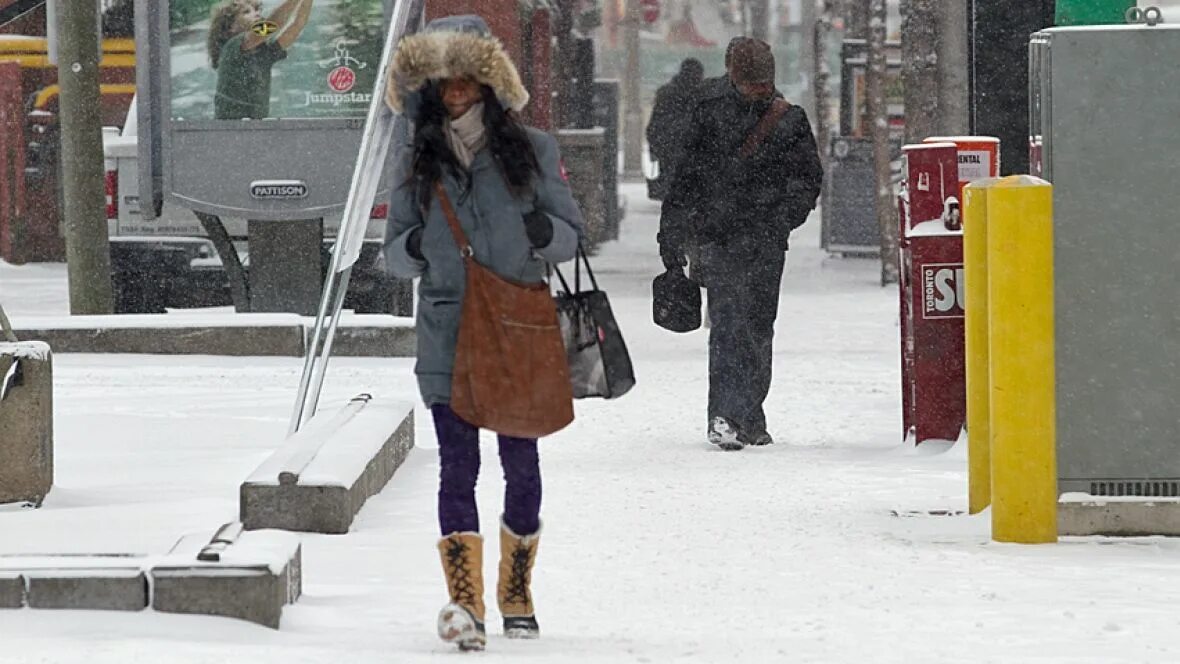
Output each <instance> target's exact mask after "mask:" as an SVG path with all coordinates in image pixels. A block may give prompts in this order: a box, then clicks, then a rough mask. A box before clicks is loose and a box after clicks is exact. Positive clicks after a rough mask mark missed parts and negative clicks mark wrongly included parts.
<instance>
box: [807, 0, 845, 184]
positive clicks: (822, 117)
mask: <svg viewBox="0 0 1180 664" xmlns="http://www.w3.org/2000/svg"><path fill="white" fill-rule="evenodd" d="M803 1H804V2H817V3H819V5H820V9H819V15H818V16H817V17H816V21H815V28H814V30H815V38H814V42H813V44H814V47H815V55H814V58H813V59H814V62H815V115H814V121H815V139H816V142H817V143H818V144H819V157H820V160H821V161H822V162H823V166H824V172H825V173H828V172H829V171H828V147H829V146H830V145H831V142H832V141H831V137H832V127H831V124H830V123H829V121H828V120H829V118H830V117H831V107H832V97H831V89H830V82H831V80H832V70H831V66H830V65H829V63H828V57H827V44H828V38H829V36H830V35H831V32H832V18H833V17H834V16H836V8H835V7H834V6H833V5H835V4H836V2H837V0H803Z"/></svg>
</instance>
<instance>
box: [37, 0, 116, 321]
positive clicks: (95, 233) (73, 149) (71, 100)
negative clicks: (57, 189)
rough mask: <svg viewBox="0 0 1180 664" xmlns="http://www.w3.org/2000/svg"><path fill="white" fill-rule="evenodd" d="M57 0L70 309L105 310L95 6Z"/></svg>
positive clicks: (107, 280)
mask: <svg viewBox="0 0 1180 664" xmlns="http://www.w3.org/2000/svg"><path fill="white" fill-rule="evenodd" d="M51 1H53V2H57V7H56V9H57V11H56V15H57V36H58V44H59V48H58V68H57V81H58V84H59V85H60V86H61V93H60V100H59V104H60V109H61V110H60V114H59V118H60V121H61V170H62V199H63V203H64V204H63V213H64V217H65V235H66V262H67V264H68V265H69V284H70V313H71V314H73V315H96V314H109V313H111V312H112V311H113V309H114V303H113V298H112V294H111V254H110V243H109V241H108V239H107V218H106V186H105V179H104V175H105V173H104V170H103V153H102V118H101V117H100V113H101V109H102V106H101V97H100V95H99V87H98V61H99V53H100V49H99V36H98V6H97V3H96V2H95V0H90V1H86V0H51Z"/></svg>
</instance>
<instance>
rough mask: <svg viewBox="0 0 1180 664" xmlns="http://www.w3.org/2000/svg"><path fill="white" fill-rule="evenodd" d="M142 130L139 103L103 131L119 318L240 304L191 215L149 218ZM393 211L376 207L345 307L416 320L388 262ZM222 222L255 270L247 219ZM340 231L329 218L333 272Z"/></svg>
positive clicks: (169, 209)
mask: <svg viewBox="0 0 1180 664" xmlns="http://www.w3.org/2000/svg"><path fill="white" fill-rule="evenodd" d="M136 124H137V123H136V103H135V101H134V99H133V100H132V102H131V108H130V109H129V110H128V113H127V120H126V122H125V124H124V128H123V130H122V131H120V130H119V129H118V128H117V127H107V128H105V129H104V132H103V152H104V154H105V157H106V189H107V229H108V234H109V237H110V243H111V272H112V283H113V285H114V289H115V310H116V312H117V313H162V312H164V311H165V310H166V309H168V308H196V307H212V306H227V305H231V304H234V302H233V298H232V296H231V289H230V283H229V276H228V274H227V271H226V270H225V268H224V266H223V264H222V260H221V257H220V256H218V253H217V249H216V248H215V246H214V243H213V242H212V241H211V240H210V239H209V237H208V236H207V235H206V233H205V231H204V229H203V227H202V226H201V223H200V222H199V221H198V219H197V217H196V215H195V214H194V213H193V212H192V211H191V210H188V209H186V208H181V207H176V206H173V205H169V204H165V205H164V208H163V210H162V211H161V212H162V213H161V214H160V216H159V217H158V218H157V219H155V220H152V221H148V220H146V219H144V218H143V215H142V213H141V211H140V198H139V170H138V159H137V157H138V141H137V139H136ZM386 210H387V206H386V205H385V204H384V203H381V204H378V205H376V206H374V207H373V210H372V213H371V214H370V220H369V227H368V230H367V231H366V235H365V243H364V247H363V249H362V251H361V256H360V259H359V260H358V261H357V263H356V265H355V266H354V267H353V271H352V278H351V280H350V284H349V289H348V294H347V295H346V297H345V301H344V306H345V308H348V309H353V310H354V311H356V312H357V313H393V314H398V315H409V314H410V312H409V311H406V308H407V307H408V304H407V303H408V302H409V301H410V299H409V294H408V289H409V284H408V283H406V282H403V281H400V280H397V279H393V278H392V277H389V276H387V275H386V274H385V271H384V269H383V265H382V264H381V241H382V238H383V237H384V234H385V216H386ZM222 223H223V224H224V225H225V228H226V231H227V233H228V234H229V236H230V238H232V240H233V244H234V246H235V248H236V249H237V252H238V255H239V256H240V258H241V262H242V265H243V268H244V269H245V270H246V271H247V272H248V270H249V265H250V253H249V239H248V236H247V232H246V223H247V222H246V220H245V219H231V218H225V219H222ZM339 227H340V217H339V216H335V217H331V218H327V219H324V244H323V250H324V252H325V253H324V256H325V259H324V266H325V269H327V265H328V260H327V257H328V256H329V255H330V252H331V250H332V246H333V244H334V243H335V238H336V233H337V231H338V230H339Z"/></svg>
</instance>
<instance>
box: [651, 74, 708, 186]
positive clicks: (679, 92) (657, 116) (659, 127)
mask: <svg viewBox="0 0 1180 664" xmlns="http://www.w3.org/2000/svg"><path fill="white" fill-rule="evenodd" d="M704 76H705V66H704V65H702V64H701V61H700V60H697V59H696V58H687V59H685V61H684V62H682V63H680V72H679V73H677V74H676V75H675V76H673V77H672V80H671V81H668V83H666V84H665V85H663V86H661V87H660V89H659V90H658V91H656V102H655V105H654V106H653V107H652V111H651V120H650V121H649V122H648V123H647V144H648V146H650V148H651V156H652V158H653V159H655V160H656V161H657V162H659V164H660V181H661V182H662V183H664V184H665V185H666V184H667V183H669V182H671V181H672V176H673V173H675V171H676V166H677V165H678V164H679V163H680V160H681V158H682V157H683V156H684V135H685V133H686V132H687V130H688V122H689V120H691V119H692V109H693V107H694V106H695V105H696V102H697V87H698V86H699V85H700V84H701V79H703V78H704Z"/></svg>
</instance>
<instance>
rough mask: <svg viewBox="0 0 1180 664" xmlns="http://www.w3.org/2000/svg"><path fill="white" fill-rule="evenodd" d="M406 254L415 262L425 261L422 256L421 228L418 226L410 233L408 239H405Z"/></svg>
mask: <svg viewBox="0 0 1180 664" xmlns="http://www.w3.org/2000/svg"><path fill="white" fill-rule="evenodd" d="M406 253H407V254H409V255H410V258H413V259H414V260H417V261H422V260H426V257H425V256H423V255H422V227H421V226H419V227H418V228H415V229H414V230H412V231H410V237H408V238H406Z"/></svg>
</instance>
